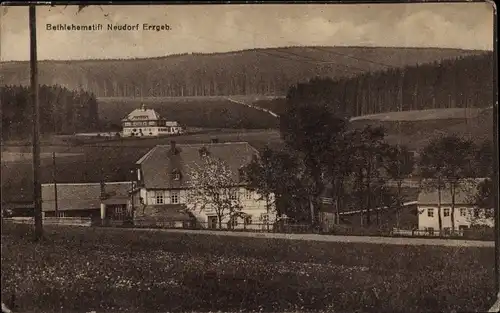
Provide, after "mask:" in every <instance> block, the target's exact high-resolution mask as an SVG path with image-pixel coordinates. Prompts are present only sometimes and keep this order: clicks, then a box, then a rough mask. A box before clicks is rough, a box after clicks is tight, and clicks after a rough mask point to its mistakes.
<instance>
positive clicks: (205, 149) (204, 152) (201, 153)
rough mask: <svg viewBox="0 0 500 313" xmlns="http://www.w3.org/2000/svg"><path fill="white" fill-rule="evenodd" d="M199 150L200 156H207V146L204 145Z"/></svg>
mask: <svg viewBox="0 0 500 313" xmlns="http://www.w3.org/2000/svg"><path fill="white" fill-rule="evenodd" d="M199 152H200V156H201V157H206V156H208V149H207V148H205V147H203V148H201V149H200V150H199Z"/></svg>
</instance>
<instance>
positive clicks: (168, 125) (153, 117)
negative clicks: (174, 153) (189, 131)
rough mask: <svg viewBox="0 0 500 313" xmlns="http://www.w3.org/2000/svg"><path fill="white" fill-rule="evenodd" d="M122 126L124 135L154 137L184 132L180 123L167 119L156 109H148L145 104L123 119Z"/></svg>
mask: <svg viewBox="0 0 500 313" xmlns="http://www.w3.org/2000/svg"><path fill="white" fill-rule="evenodd" d="M122 128H123V132H122V136H124V137H154V136H161V135H172V134H181V133H182V132H183V129H182V127H181V126H180V125H179V123H177V122H175V121H167V120H166V119H164V118H162V117H161V116H160V114H158V112H156V111H155V110H153V109H146V107H145V105H144V104H143V105H142V106H141V108H140V109H135V110H134V111H132V112H130V114H129V115H127V117H125V118H124V119H123V120H122Z"/></svg>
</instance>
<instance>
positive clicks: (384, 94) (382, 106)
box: [257, 52, 494, 116]
mask: <svg viewBox="0 0 500 313" xmlns="http://www.w3.org/2000/svg"><path fill="white" fill-rule="evenodd" d="M493 68H494V67H493V54H492V53H491V52H486V53H483V54H480V55H472V56H462V57H457V58H455V59H448V60H442V61H435V62H432V63H428V64H421V65H414V66H407V67H402V68H391V69H387V70H383V71H376V72H367V73H363V74H360V75H356V76H355V77H346V78H337V79H333V78H329V77H326V78H325V77H323V78H314V79H312V80H310V81H309V82H305V83H301V84H298V85H297V86H296V87H295V88H294V90H293V92H294V97H298V98H302V99H303V100H304V101H309V102H318V103H328V104H329V105H330V106H332V107H333V108H334V109H335V112H336V114H338V115H339V116H360V115H366V114H376V113H383V112H393V111H408V110H423V109H442V108H485V107H489V106H490V105H491V101H492V99H493V83H494V79H493ZM266 102H267V103H266ZM257 105H259V106H262V107H265V108H267V109H270V110H272V111H274V112H275V113H277V114H280V113H283V112H284V111H285V110H286V105H287V104H286V101H283V100H280V99H278V100H271V101H260V102H259V103H257Z"/></svg>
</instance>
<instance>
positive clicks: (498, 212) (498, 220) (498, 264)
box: [492, 18, 500, 303]
mask: <svg viewBox="0 0 500 313" xmlns="http://www.w3.org/2000/svg"><path fill="white" fill-rule="evenodd" d="M493 25H494V28H493V29H494V30H495V32H494V33H495V34H496V29H497V28H496V27H497V20H496V18H493ZM493 45H494V49H497V48H498V43H497V41H496V40H494V41H493ZM497 66H498V56H497V55H496V53H493V77H492V79H493V99H492V100H493V103H492V105H493V147H494V150H493V152H494V158H493V160H494V161H493V162H494V163H493V186H494V188H493V190H494V192H493V195H494V198H493V199H494V202H495V203H494V209H495V287H496V291H497V294H498V299H497V302H499V303H500V207H499V200H500V199H499V195H498V192H496V191H497V190H498V187H499V186H498V185H499V182H498V179H499V173H498V171H499V164H498V163H499V152H498V94H497V93H498V87H495V86H497V85H496V84H495V81H496V80H497V78H498V69H497Z"/></svg>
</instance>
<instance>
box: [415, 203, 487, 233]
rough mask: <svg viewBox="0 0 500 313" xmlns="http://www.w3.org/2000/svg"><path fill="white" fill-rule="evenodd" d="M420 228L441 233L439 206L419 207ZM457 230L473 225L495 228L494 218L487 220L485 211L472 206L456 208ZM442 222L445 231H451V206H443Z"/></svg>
mask: <svg viewBox="0 0 500 313" xmlns="http://www.w3.org/2000/svg"><path fill="white" fill-rule="evenodd" d="M418 213H419V215H418V228H419V229H420V230H429V229H433V230H435V231H439V217H438V208H437V206H429V205H427V206H425V205H419V206H418ZM454 217H455V230H460V229H463V228H470V227H471V226H472V225H487V226H490V227H493V226H494V221H493V219H492V218H489V219H488V218H485V211H484V210H483V209H475V208H472V207H470V206H455V216H454ZM441 221H442V227H443V230H447V229H451V226H452V225H451V221H452V220H451V206H448V205H444V206H441Z"/></svg>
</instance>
